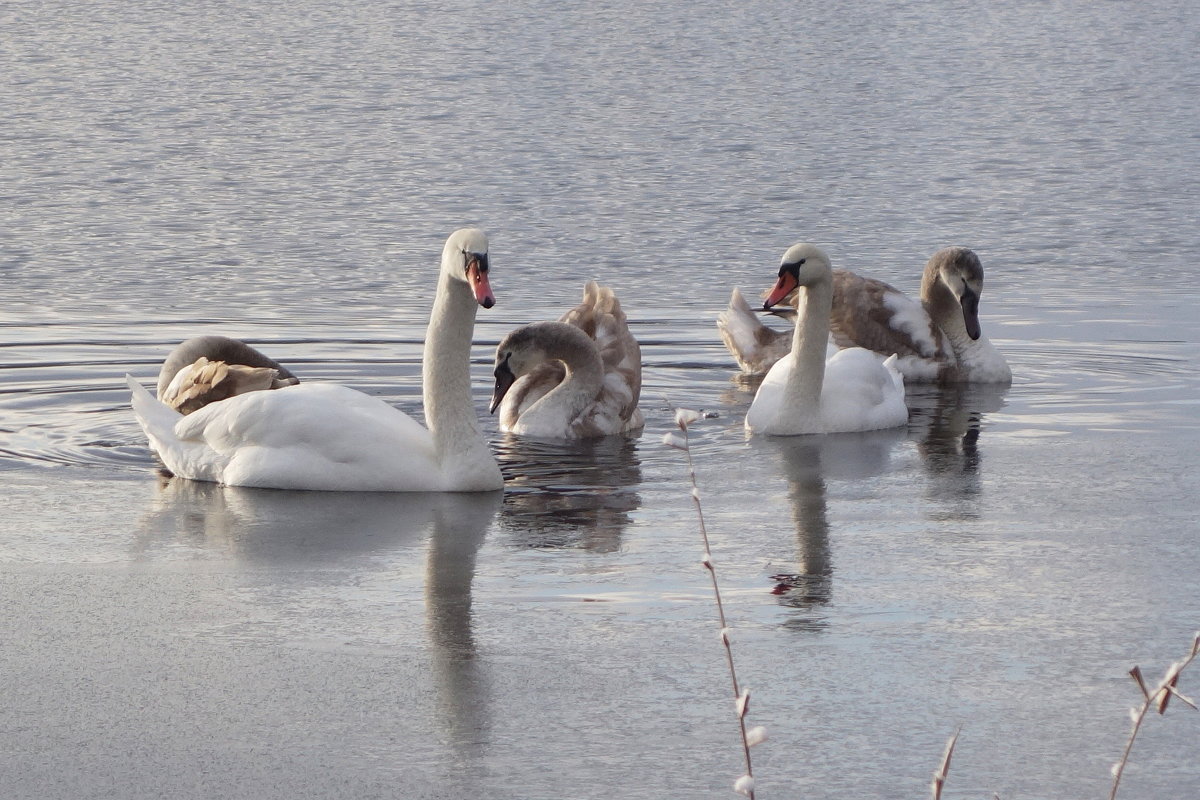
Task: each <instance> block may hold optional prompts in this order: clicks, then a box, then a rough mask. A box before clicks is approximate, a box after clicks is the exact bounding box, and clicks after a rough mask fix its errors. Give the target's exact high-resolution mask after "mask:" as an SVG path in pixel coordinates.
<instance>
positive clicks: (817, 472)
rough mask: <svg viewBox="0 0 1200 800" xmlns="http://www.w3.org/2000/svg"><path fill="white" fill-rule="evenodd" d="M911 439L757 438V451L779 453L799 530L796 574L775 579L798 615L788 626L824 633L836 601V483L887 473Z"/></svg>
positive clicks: (870, 434) (880, 434) (896, 435)
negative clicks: (828, 608) (832, 499)
mask: <svg viewBox="0 0 1200 800" xmlns="http://www.w3.org/2000/svg"><path fill="white" fill-rule="evenodd" d="M904 440H905V429H904V428H892V429H889V430H881V431H865V432H861V433H841V434H834V435H828V436H756V437H754V438H753V439H752V440H751V448H752V450H754V451H757V453H758V454H759V455H760V456H765V455H767V454H777V455H778V457H779V459H780V462H781V470H782V473H783V476H784V478H785V479H786V480H787V483H788V501H789V503H790V505H791V511H792V522H793V524H794V525H795V529H796V565H795V566H796V569H795V571H794V572H786V573H779V574H776V575H773V576H771V577H772V580H774V581H775V587H774V588H773V589H772V592H773V593H774V594H777V595H778V596H779V601H780V603H781V604H783V605H786V606H790V607H791V608H793V609H795V610H796V611H797V612H798V613H797V614H796V615H795V616H793V617H791V618H790V619H789V620H788V622H787V625H788V627H791V628H794V629H797V630H801V631H819V630H822V629H823V628H824V627H825V622H824V618H823V614H822V612H821V607H823V606H825V605H828V604H829V602H830V601H831V600H832V597H833V574H834V565H833V556H832V552H831V548H830V524H829V518H828V513H827V488H828V483H829V481H831V480H858V479H863V478H871V477H875V476H878V475H882V474H883V473H885V472H886V471H887V470H888V468H889V465H890V463H891V457H892V453H893V451H894V450H895V448H896V447H897V445H899V444H900V443H901V442H903V441H904Z"/></svg>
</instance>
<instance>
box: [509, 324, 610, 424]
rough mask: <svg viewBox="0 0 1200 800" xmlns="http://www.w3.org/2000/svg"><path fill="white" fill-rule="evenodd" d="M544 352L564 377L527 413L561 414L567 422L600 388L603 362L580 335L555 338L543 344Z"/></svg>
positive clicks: (592, 346)
mask: <svg viewBox="0 0 1200 800" xmlns="http://www.w3.org/2000/svg"><path fill="white" fill-rule="evenodd" d="M573 330H578V329H577V328H575V329H573ZM545 352H546V356H547V358H549V359H554V360H557V361H561V362H562V363H563V365H564V366H565V367H566V368H567V374H566V377H564V378H563V379H562V382H561V383H559V384H558V386H555V387H554V388H553V389H551V390H550V391H549V392H547V393H546V396H545V397H543V398H542V399H541V400H539V401H538V402H537V403H535V404H534V405H533V406H531V407H530V409H529V411H531V412H532V411H534V409H537V411H536V412H535V413H539V414H541V413H546V412H549V411H550V410H551V409H553V413H554V414H556V415H558V414H561V415H563V416H564V417H565V419H566V421H567V422H570V421H571V420H573V419H575V417H577V416H579V414H581V413H583V411H584V410H585V409H586V408H587V407H588V406H589V405H591V403H592V402H593V401H594V400H595V399H596V395H597V394H598V393H599V392H600V387H601V386H603V385H604V360H603V359H602V358H601V357H600V353H599V351H597V350H596V346H595V344H593V343H592V341H591V339H589V338H588V337H587V335H586V334H584V333H583V332H582V331H580V332H579V335H578V336H557V337H555V338H554V340H553V342H548V343H546V347H545ZM527 413H528V412H527Z"/></svg>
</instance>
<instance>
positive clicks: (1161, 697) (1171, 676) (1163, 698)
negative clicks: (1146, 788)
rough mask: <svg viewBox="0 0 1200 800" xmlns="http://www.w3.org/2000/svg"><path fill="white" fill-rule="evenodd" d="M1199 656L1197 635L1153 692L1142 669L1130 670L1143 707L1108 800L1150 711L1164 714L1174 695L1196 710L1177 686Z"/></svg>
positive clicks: (1111, 799) (1110, 799)
mask: <svg viewBox="0 0 1200 800" xmlns="http://www.w3.org/2000/svg"><path fill="white" fill-rule="evenodd" d="M1198 654H1200V633H1197V634H1196V637H1195V638H1194V639H1193V640H1192V650H1191V652H1190V653H1189V654H1188V656H1187V658H1185V659H1184V660H1183V661H1180V662H1179V663H1177V664H1173V665H1172V666H1171V667H1170V668H1169V669H1168V670H1167V674H1166V676H1165V677H1164V678H1163V681H1162V683H1161V684H1159V686H1158V688H1157V689H1155V690H1154V691H1153V692H1151V691H1150V690H1149V689H1148V688H1146V682H1145V680H1143V679H1142V670H1141V669H1140V668H1138V667H1136V666H1135V667H1134V668H1133V669H1131V670H1129V675H1130V677H1132V678H1133V679H1134V680H1135V681H1137V685H1138V687H1139V688H1140V689H1141V690H1142V698H1143V699H1142V707H1141V708H1140V709H1139V710H1138V712H1137V714H1136V715H1135V716H1134V718H1133V730H1132V731H1131V732H1130V734H1129V741H1128V742H1126V743H1125V752H1124V753H1123V754H1122V755H1121V760H1120V761H1118V762H1117V764H1116V766H1115V767H1114V768H1113V785H1112V791H1111V792H1109V794H1108V800H1116V796H1117V789H1119V788H1120V786H1121V776H1122V775H1123V774H1124V773H1125V765H1126V764H1128V763H1129V754H1130V753H1131V752H1132V751H1133V742H1134V740H1135V739H1137V735H1138V731H1140V730H1141V728H1142V721H1143V720H1145V719H1146V715H1147V714H1148V713H1150V709H1151V708H1155V709H1156V710H1157V711H1158V713H1159V714H1162V713H1163V712H1164V711H1166V710H1167V703H1168V702H1170V700H1171V696H1172V695H1174V696H1175V697H1178V698H1179V699H1180V701H1181V702H1183V703H1186V704H1187V705H1189V706H1191V707H1192V708H1196V704H1195V703H1193V702H1192V701H1191V700H1190V699H1188V698H1187V697H1184V696H1183V695H1182V694H1180V693H1179V690H1178V688H1176V685H1177V684H1178V682H1179V673H1181V672H1183V670H1184V668H1185V667H1187V665H1188V664H1191V663H1192V661H1194V660H1195V658H1196V656H1197V655H1198Z"/></svg>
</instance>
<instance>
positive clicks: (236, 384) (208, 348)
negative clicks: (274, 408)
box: [157, 336, 300, 414]
mask: <svg viewBox="0 0 1200 800" xmlns="http://www.w3.org/2000/svg"><path fill="white" fill-rule="evenodd" d="M299 382H300V379H299V378H297V377H296V376H295V375H293V374H292V373H291V371H290V370H289V369H287V368H286V367H284V366H283V365H282V364H280V363H278V362H276V361H275V360H273V359H271V358H268V357H267V356H265V355H263V354H262V353H260V352H259V351H257V350H255V349H254V348H253V347H251V346H250V345H248V344H246V343H245V342H239V341H238V340H237V339H230V338H228V337H226V336H194V337H192V338H191V339H188V340H186V341H184V342H182V343H180V344H179V345H178V346H176V347H175V349H174V350H172V351H171V354H170V355H168V356H167V359H166V361H164V362H163V365H162V369H161V370H159V373H158V389H157V393H158V399H159V400H161V401H162V402H163V403H165V404H167V405H168V406H170V407H171V408H173V409H175V410H176V411H178V412H180V413H181V414H190V413H192V412H193V411H197V410H199V409H201V408H203V407H204V406H206V405H208V404H209V403H215V402H217V401H218V400H225V399H226V398H229V397H233V396H235V395H239V394H245V393H246V392H256V391H260V390H263V389H282V388H283V387H284V386H294V385H296V384H297V383H299Z"/></svg>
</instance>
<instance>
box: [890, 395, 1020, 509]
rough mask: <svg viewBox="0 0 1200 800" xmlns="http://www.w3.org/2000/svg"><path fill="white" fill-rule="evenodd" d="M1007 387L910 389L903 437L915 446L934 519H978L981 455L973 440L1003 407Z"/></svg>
mask: <svg viewBox="0 0 1200 800" xmlns="http://www.w3.org/2000/svg"><path fill="white" fill-rule="evenodd" d="M1008 390H1009V387H1008V386H1007V385H995V384H963V385H949V386H942V387H937V386H927V387H926V386H922V387H919V388H918V389H915V390H913V389H910V390H909V394H908V398H907V402H908V407H909V436H910V438H912V439H914V440H915V441H916V443H917V452H918V453H919V454H920V456H921V461H922V464H923V465H924V468H925V472H926V475H927V476H928V478H929V483H928V486H927V488H926V497H927V498H928V499H929V500H931V501H933V503H932V505H931V506H930V509H931V510H930V511H929V516H930V518H932V519H937V520H956V519H959V520H970V519H977V518H978V517H979V510H978V506H979V500H980V495H981V492H982V465H983V457H982V454H981V452H980V449H979V436H980V432H981V430H982V428H983V421H984V420H985V418H986V416H987V414H989V413H992V412H995V411H999V410H1000V409H1001V408H1003V407H1004V405H1005V396H1006V395H1007V394H1008Z"/></svg>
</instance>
